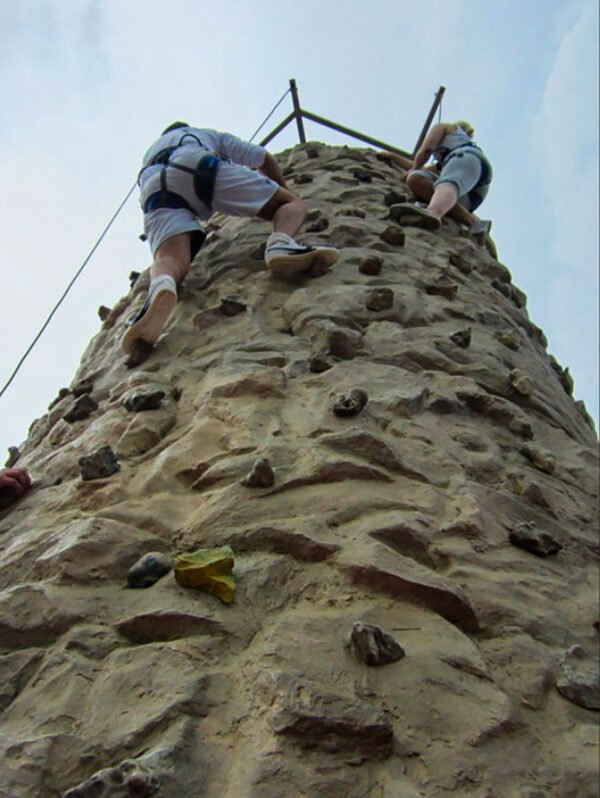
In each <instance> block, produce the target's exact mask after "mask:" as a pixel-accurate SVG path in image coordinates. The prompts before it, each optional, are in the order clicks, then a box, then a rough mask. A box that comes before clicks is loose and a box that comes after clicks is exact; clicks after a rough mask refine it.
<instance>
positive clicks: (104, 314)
mask: <svg viewBox="0 0 600 798" xmlns="http://www.w3.org/2000/svg"><path fill="white" fill-rule="evenodd" d="M98 316H99V318H100V321H106V319H107V318H108V317H109V316H110V308H107V307H106V305H100V307H99V308H98Z"/></svg>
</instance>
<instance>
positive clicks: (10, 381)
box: [0, 89, 291, 397]
mask: <svg viewBox="0 0 600 798" xmlns="http://www.w3.org/2000/svg"><path fill="white" fill-rule="evenodd" d="M290 91H291V89H287V90H286V91H285V93H284V94H283V95H282V97H281V99H280V100H279V101H278V102H277V103H276V104H275V105H274V106H273V108H272V109H271V111H270V112H269V114H268V115H267V116H266V117H265V120H264V121H263V123H262V124H261V125H260V127H259V128H257V129H256V130H255V131H254V133H253V134H252V137H251V138H250V139H248V141H250V142H251V141H252V140H253V139H254V138H255V136H256V135H257V134H258V133H259V132H260V131H261V130H262V128H263V127H264V126H265V125H266V124H267V122H268V121H269V119H270V118H271V117H272V116H273V114H274V113H275V111H276V110H277V108H279V106H280V105H281V103H282V102H283V100H284V99H285V98H286V96H287V95H288V94H289V93H290ZM136 186H137V182H136V183H134V184H133V185H132V187H131V188H130V189H129V191H128V192H127V195H126V196H125V199H124V200H123V201H122V202H121V204H120V205H119V207H118V208H117V210H116V211H115V212H114V214H113V215H112V217H111V219H110V221H109V223H108V224H107V225H106V227H105V228H104V230H103V231H102V233H101V235H100V237H99V238H98V240H97V241H96V243H95V244H94V246H93V247H92V248H91V250H90V252H89V254H88V256H87V257H86V259H85V260H84V261H83V263H82V264H81V266H80V267H79V269H78V270H77V272H76V273H75V276H74V277H73V279H72V280H71V282H70V283H69V285H68V286H67V287H66V289H65V290H64V292H63V294H62V296H61V297H60V299H59V300H58V302H57V303H56V305H54V307H53V308H52V310H51V311H50V314H49V315H48V318H47V319H46V321H45V322H44V323H43V324H42V326H41V328H40V330H39V332H38V333H37V335H36V336H35V338H34V339H33V341H32V342H31V343H30V344H29V346H28V347H27V349H26V351H25V354H24V355H23V357H22V358H21V359H20V360H19V362H18V363H17V365H16V366H15V369H14V371H13V373H12V374H11V375H10V377H9V378H8V380H7V381H6V383H5V384H4V386H3V387H2V390H0V397H2V396H3V395H4V393H5V391H6V389H7V388H8V387H9V385H10V384H11V383H12V381H13V380H14V378H15V377H16V376H17V374H18V372H19V370H20V368H21V366H22V365H23V363H24V362H25V361H26V360H27V358H28V357H29V354H30V352H31V350H32V349H33V347H34V346H35V345H36V344H37V342H38V341H39V340H40V338H41V337H42V335H43V334H44V332H45V330H46V328H47V327H48V325H49V324H50V322H51V320H52V318H53V316H54V314H55V313H56V311H57V310H58V309H59V307H60V306H61V305H62V303H63V302H64V300H65V299H66V297H67V294H68V293H69V291H70V290H71V288H72V287H73V286H74V285H75V282H76V280H77V279H78V278H79V276H80V274H81V273H82V272H83V270H84V269H85V267H86V266H87V264H88V263H89V261H90V259H91V257H92V255H93V254H94V252H95V251H96V250H97V249H98V246H99V245H100V242H101V241H102V239H103V238H104V236H105V235H106V234H107V233H108V231H109V230H110V228H111V227H112V225H113V223H114V221H115V219H116V218H117V216H118V215H119V214H120V213H121V211H122V209H123V207H124V205H125V203H126V202H127V200H128V199H129V197H130V196H131V195H132V193H133V191H134V189H135V187H136Z"/></svg>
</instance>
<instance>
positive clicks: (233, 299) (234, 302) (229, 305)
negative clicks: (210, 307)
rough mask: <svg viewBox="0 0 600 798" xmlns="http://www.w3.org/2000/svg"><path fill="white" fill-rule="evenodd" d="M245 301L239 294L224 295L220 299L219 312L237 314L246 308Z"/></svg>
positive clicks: (229, 314) (226, 314) (227, 314)
mask: <svg viewBox="0 0 600 798" xmlns="http://www.w3.org/2000/svg"><path fill="white" fill-rule="evenodd" d="M246 307H247V305H246V303H245V302H243V301H242V299H241V298H240V297H239V296H224V297H223V298H222V299H221V307H220V310H221V313H222V314H223V315H224V316H237V315H238V313H243V312H244V311H245V310H246Z"/></svg>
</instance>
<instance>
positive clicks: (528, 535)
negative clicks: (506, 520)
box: [509, 522, 563, 557]
mask: <svg viewBox="0 0 600 798" xmlns="http://www.w3.org/2000/svg"><path fill="white" fill-rule="evenodd" d="M509 539H510V542H511V543H512V544H513V546H517V548H519V549H525V551H529V552H531V553H532V554H536V555H537V556H538V557H550V556H552V555H554V554H558V552H559V551H560V550H561V549H562V548H563V547H562V544H561V543H559V542H558V541H557V540H555V539H554V538H553V537H552V535H550V534H549V533H548V532H544V531H543V530H539V529H535V528H534V527H533V524H532V523H531V522H527V523H523V524H518V525H517V526H516V527H514V528H513V529H512V530H511V532H510V535H509Z"/></svg>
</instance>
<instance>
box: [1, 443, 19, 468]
mask: <svg viewBox="0 0 600 798" xmlns="http://www.w3.org/2000/svg"><path fill="white" fill-rule="evenodd" d="M20 456H21V451H20V449H19V447H18V446H9V447H8V457H7V458H6V462H5V463H4V467H5V468H12V467H13V466H14V465H16V463H17V462H18V461H19V457H20Z"/></svg>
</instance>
